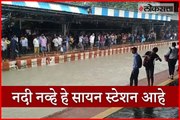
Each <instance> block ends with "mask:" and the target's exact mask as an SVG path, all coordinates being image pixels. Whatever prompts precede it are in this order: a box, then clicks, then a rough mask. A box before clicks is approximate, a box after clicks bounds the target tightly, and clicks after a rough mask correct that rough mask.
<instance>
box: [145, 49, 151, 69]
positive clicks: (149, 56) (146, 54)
mask: <svg viewBox="0 0 180 120" xmlns="http://www.w3.org/2000/svg"><path fill="white" fill-rule="evenodd" d="M151 54H152V52H151V51H147V52H146V53H145V57H144V60H143V66H144V67H148V66H149V62H150V59H151Z"/></svg>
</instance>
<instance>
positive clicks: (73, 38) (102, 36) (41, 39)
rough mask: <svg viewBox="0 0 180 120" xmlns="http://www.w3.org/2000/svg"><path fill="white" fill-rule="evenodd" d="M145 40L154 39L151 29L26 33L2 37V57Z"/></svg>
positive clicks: (88, 48) (154, 34)
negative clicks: (139, 32) (146, 32)
mask: <svg viewBox="0 0 180 120" xmlns="http://www.w3.org/2000/svg"><path fill="white" fill-rule="evenodd" d="M146 41H156V33H155V32H154V31H151V32H150V33H149V34H137V33H117V32H114V33H111V32H102V33H85V32H82V33H80V34H76V35H66V36H62V35H61V34H59V35H57V34H53V35H49V34H47V35H45V34H40V35H33V37H31V38H29V37H28V36H27V35H22V36H20V37H17V36H16V35H13V36H12V37H9V38H8V37H6V36H5V37H3V38H2V48H3V49H2V54H3V55H2V57H3V60H5V59H11V60H14V59H16V57H17V56H18V57H21V56H23V55H26V54H29V53H31V54H32V53H33V54H34V56H35V57H38V56H39V55H40V53H41V54H42V56H46V53H47V52H54V53H55V54H58V53H61V54H64V53H66V52H68V51H74V50H80V51H84V50H93V49H94V48H95V47H96V48H97V49H106V48H111V46H113V45H119V44H125V43H132V44H133V43H137V42H138V43H143V42H146Z"/></svg>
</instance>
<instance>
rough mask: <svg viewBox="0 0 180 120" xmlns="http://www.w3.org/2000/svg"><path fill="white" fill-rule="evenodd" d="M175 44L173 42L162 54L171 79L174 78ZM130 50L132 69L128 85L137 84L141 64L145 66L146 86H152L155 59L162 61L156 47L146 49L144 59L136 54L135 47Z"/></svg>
mask: <svg viewBox="0 0 180 120" xmlns="http://www.w3.org/2000/svg"><path fill="white" fill-rule="evenodd" d="M177 44H179V43H177ZM177 44H176V43H175V42H173V43H172V46H171V47H169V50H167V51H168V52H167V53H166V54H165V55H164V59H165V61H166V62H167V63H168V68H169V78H170V79H172V80H173V79H174V72H175V66H176V63H177V60H178V49H179V46H178V45H177ZM131 50H132V54H133V69H132V72H131V76H130V86H133V85H134V86H138V75H139V69H140V68H141V67H142V66H144V67H145V71H146V75H147V82H148V86H153V85H154V68H155V61H160V62H161V61H162V59H161V58H160V57H159V55H158V54H157V52H158V48H157V47H154V48H153V49H152V51H147V52H146V53H145V55H144V56H143V57H144V60H142V58H141V56H140V55H139V54H138V51H137V48H136V47H133V48H132V49H131ZM177 71H178V69H177Z"/></svg>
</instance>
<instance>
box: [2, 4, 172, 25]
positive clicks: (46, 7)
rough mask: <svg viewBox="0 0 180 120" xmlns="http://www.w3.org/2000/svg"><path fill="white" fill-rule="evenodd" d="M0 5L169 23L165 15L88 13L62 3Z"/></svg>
mask: <svg viewBox="0 0 180 120" xmlns="http://www.w3.org/2000/svg"><path fill="white" fill-rule="evenodd" d="M2 5H10V6H18V7H27V8H36V9H43V10H51V11H56V12H57V11H59V12H67V13H77V14H82V15H91V16H92V15H95V16H109V17H120V18H132V19H144V20H146V19H147V20H157V21H171V17H169V16H166V15H158V14H148V13H140V12H132V11H126V10H119V9H113V8H107V7H91V11H92V13H91V14H89V13H88V8H87V7H83V6H74V5H71V4H63V3H57V2H55V3H52V2H35V1H33V2H29V1H27V2H13V1H2Z"/></svg>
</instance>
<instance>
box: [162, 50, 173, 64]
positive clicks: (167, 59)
mask: <svg viewBox="0 0 180 120" xmlns="http://www.w3.org/2000/svg"><path fill="white" fill-rule="evenodd" d="M169 49H170V52H169V54H168V55H164V59H165V61H166V62H168V61H169V56H170V54H171V53H172V49H171V48H170V47H169Z"/></svg>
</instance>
